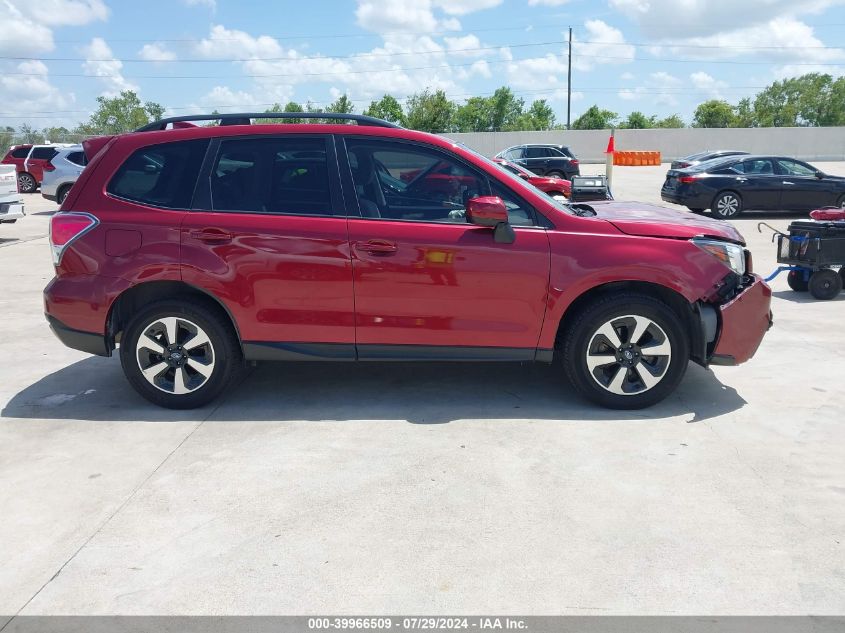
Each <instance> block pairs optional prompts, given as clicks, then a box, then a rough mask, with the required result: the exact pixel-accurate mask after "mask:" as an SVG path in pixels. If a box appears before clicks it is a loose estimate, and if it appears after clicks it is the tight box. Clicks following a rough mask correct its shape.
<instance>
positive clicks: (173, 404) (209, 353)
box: [120, 301, 242, 409]
mask: <svg viewBox="0 0 845 633" xmlns="http://www.w3.org/2000/svg"><path fill="white" fill-rule="evenodd" d="M120 362H121V365H122V366H123V371H124V373H125V374H126V377H127V379H128V380H129V382H130V384H131V385H132V386H133V387H134V388H135V390H136V391H137V392H138V393H139V394H141V395H142V396H144V397H145V398H146V399H147V400H149V401H150V402H153V403H154V404H157V405H159V406H162V407H167V408H169V409H193V408H196V407H200V406H202V405H204V404H207V403H208V402H211V401H212V400H213V399H214V398H216V397H217V396H219V395H220V394H221V393H222V392H224V391H225V389H226V388H227V387H228V386H229V384H230V383H231V382H232V379H233V378H234V376H235V373H236V371H237V370H238V368H239V367H240V366H241V364H242V362H241V350H240V346H239V345H238V341H237V339H236V337H235V335H234V333H233V331H232V328H231V326H230V324H229V323H228V322H226V320H224V318H223V317H222V316H221V315H219V314H217V313H216V312H214V311H212V310H209V309H208V308H207V307H205V306H204V305H200V304H199V303H194V302H184V303H182V302H173V301H164V302H160V303H154V304H152V305H150V306H149V307H148V308H146V309H145V310H142V311H141V312H140V313H138V314H137V315H136V316H135V317H134V318H133V319H132V320H131V321H130V323H129V325H128V326H127V327H126V329H125V331H124V334H123V338H122V340H121V343H120Z"/></svg>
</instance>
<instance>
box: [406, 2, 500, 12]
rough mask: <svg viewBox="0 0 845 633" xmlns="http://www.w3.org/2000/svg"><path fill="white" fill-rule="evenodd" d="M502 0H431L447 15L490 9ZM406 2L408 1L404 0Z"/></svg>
mask: <svg viewBox="0 0 845 633" xmlns="http://www.w3.org/2000/svg"><path fill="white" fill-rule="evenodd" d="M503 1H504V0H433V1H432V4H433V5H434V6H435V7H437V8H439V9H442V10H443V11H444V12H445V13H448V14H449V15H466V14H468V13H475V12H476V11H482V10H484V9H492V8H493V7H497V6H499V5H500V4H502V2H503ZM406 4H408V2H407V1H406Z"/></svg>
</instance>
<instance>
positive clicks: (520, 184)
mask: <svg viewBox="0 0 845 633" xmlns="http://www.w3.org/2000/svg"><path fill="white" fill-rule="evenodd" d="M455 145H457V146H458V147H460V148H461V149H462V150H464V151H466V152H469V153H470V154H472V155H473V156H475V157H476V158H479V159H480V160H482V161H484V162H485V163H486V164H488V165H492V166H493V167H495V168H496V170H497V172H496V173H499V174H504V175H505V176H506V177H507V178H505V179H503V180H506V181H507V183H508V184H509V185H510V186H512V187H514V188H515V189H516V190H517V191H519V190H520V189H527V190H529V191H531V192H533V193H536V194H539V195H541V196H543V197H544V198H545V199H546V200H548V202H550V203H551V204H552V206H554V207H557V208H558V209H560V210H561V211H563V212H565V213H568V214H569V215H578V213H577V212H576V211H575V210H573V209H572V208H571V207H570V206H569V203H567V202H562V201H560V200H558V199H556V198H552V197H551V196H548V195H546V193H545V192H544V191H542V190H541V189H538V188H537V187H535V186H534V185H532V184H531V183H530V182H528V181H527V180H523V179H522V178H520V177H519V176H517V175H516V174H515V173H513V172H512V171H510V170H509V169H508V168H507V167H505V166H504V165H500V164H499V163H497V162H494V161H492V160H490V159H489V158H487V157H486V156H485V155H484V154H481V153H479V152H476V151H475V150H474V149H472V148H471V147H467V146H466V145H464V144H463V143H455Z"/></svg>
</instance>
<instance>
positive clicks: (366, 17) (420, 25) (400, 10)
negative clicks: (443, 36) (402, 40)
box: [355, 0, 438, 33]
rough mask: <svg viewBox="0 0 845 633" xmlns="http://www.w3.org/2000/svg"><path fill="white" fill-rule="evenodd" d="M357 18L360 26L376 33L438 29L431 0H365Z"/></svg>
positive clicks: (357, 10)
mask: <svg viewBox="0 0 845 633" xmlns="http://www.w3.org/2000/svg"><path fill="white" fill-rule="evenodd" d="M355 18H356V20H357V21H358V25H359V26H361V27H362V28H365V29H367V30H368V31H374V32H376V33H388V32H393V31H409V32H416V33H420V32H427V31H428V32H430V31H436V30H438V20H437V18H436V17H434V12H433V11H432V7H431V1H430V0H410V1H409V0H363V1H360V2H359V3H358V8H357V9H356V10H355Z"/></svg>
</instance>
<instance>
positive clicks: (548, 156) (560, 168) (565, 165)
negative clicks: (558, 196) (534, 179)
mask: <svg viewBox="0 0 845 633" xmlns="http://www.w3.org/2000/svg"><path fill="white" fill-rule="evenodd" d="M496 158H504V159H505V160H507V161H510V162H512V163H516V164H517V165H521V166H522V167H525V168H526V169H528V170H529V171H531V172H533V173H535V174H537V175H538V176H557V177H558V178H563V179H564V180H572V177H573V176H578V175H580V173H581V167H580V164H579V162H578V159H577V158H575V154H573V153H572V150H570V149H569V148H568V147H566V146H565V145H516V146H514V147H509V148H507V149H505V150H502V151H501V152H499V153H498V154H496Z"/></svg>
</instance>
